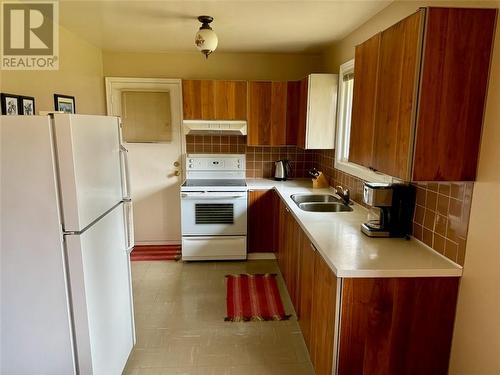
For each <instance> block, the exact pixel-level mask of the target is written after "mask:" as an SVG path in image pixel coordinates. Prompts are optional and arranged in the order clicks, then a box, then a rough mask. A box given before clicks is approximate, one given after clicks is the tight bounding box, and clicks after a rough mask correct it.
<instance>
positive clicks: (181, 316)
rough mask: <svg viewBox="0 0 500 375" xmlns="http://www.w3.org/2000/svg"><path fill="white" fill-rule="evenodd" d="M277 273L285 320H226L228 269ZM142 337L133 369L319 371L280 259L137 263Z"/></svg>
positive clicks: (255, 374)
mask: <svg viewBox="0 0 500 375" xmlns="http://www.w3.org/2000/svg"><path fill="white" fill-rule="evenodd" d="M232 273H234V274H238V273H277V274H278V275H279V276H278V286H279V288H280V293H281V296H282V299H283V303H284V305H285V309H286V311H287V313H289V314H293V315H294V316H292V318H291V319H290V320H288V321H281V322H239V323H236V322H225V321H224V317H225V314H226V302H225V299H226V295H225V293H226V284H225V283H226V281H225V275H227V274H232ZM132 278H133V293H134V306H135V314H134V315H135V319H136V335H137V343H136V345H135V347H134V350H133V352H132V354H131V355H130V358H129V361H128V363H127V367H126V370H125V372H124V374H127V375H165V374H172V375H179V374H186V375H212V374H213V375H235V374H237V375H245V374H252V375H260V374H263V375H267V374H272V375H280V374H289V375H295V374H304V375H309V374H314V371H312V367H311V364H310V360H309V355H308V353H307V349H306V346H305V344H304V340H303V337H302V334H301V332H300V328H299V326H298V323H297V320H296V317H295V312H294V310H293V306H292V304H291V301H290V298H289V296H288V294H287V292H286V287H285V285H284V282H283V279H282V277H281V274H280V273H279V269H278V267H277V265H276V262H275V261H248V262H199V263H182V262H133V263H132Z"/></svg>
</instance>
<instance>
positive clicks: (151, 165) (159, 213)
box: [106, 78, 184, 245]
mask: <svg viewBox="0 0 500 375" xmlns="http://www.w3.org/2000/svg"><path fill="white" fill-rule="evenodd" d="M124 91H128V92H130V91H155V92H168V93H169V95H168V96H169V98H170V113H171V117H172V118H171V129H172V133H171V139H170V140H169V141H165V142H161V143H125V147H126V148H127V149H128V151H129V152H128V156H129V169H130V184H131V197H132V200H133V202H134V236H135V243H136V244H138V245H141V244H143V245H146V244H179V243H180V242H181V228H180V195H179V193H180V184H181V183H182V180H183V170H182V166H183V165H184V161H183V157H182V155H183V149H184V145H183V138H184V137H183V133H182V128H181V125H182V102H181V80H178V79H142V78H106V94H107V100H108V114H110V115H115V116H122V95H123V92H124Z"/></svg>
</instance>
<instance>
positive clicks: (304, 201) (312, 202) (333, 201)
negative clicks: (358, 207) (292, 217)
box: [290, 194, 352, 212]
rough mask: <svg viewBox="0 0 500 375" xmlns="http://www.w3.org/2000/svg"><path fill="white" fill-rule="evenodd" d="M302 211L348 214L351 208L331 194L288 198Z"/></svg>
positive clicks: (297, 195) (302, 195) (294, 195)
mask: <svg viewBox="0 0 500 375" xmlns="http://www.w3.org/2000/svg"><path fill="white" fill-rule="evenodd" d="M290 198H292V200H293V201H294V202H295V204H296V205H297V206H298V207H299V208H300V209H301V210H303V211H311V212H348V211H352V208H351V207H350V206H348V205H346V204H344V203H343V202H342V201H341V200H340V199H339V198H337V197H335V196H334V195H331V194H293V195H291V196H290Z"/></svg>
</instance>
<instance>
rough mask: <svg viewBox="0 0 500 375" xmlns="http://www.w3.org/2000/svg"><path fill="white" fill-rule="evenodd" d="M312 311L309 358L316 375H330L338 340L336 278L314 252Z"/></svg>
mask: <svg viewBox="0 0 500 375" xmlns="http://www.w3.org/2000/svg"><path fill="white" fill-rule="evenodd" d="M311 293H312V307H311V332H310V338H309V347H310V349H309V356H310V357H311V361H312V364H313V366H314V369H315V370H316V375H331V374H332V368H333V362H334V353H333V343H334V340H335V314H336V303H337V277H336V276H335V274H334V273H333V272H332V270H331V269H330V266H328V264H326V262H325V261H324V260H323V258H322V257H321V255H319V254H318V252H317V251H315V252H314V276H313V288H312V290H311Z"/></svg>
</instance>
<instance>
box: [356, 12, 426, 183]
mask: <svg viewBox="0 0 500 375" xmlns="http://www.w3.org/2000/svg"><path fill="white" fill-rule="evenodd" d="M424 15H425V10H420V11H418V12H417V13H414V14H412V15H411V16H409V17H407V18H405V19H403V20H402V21H400V22H398V23H397V24H395V25H393V26H391V27H390V28H388V29H387V30H385V31H383V32H382V33H381V36H380V51H379V69H378V76H377V93H376V108H375V127H374V139H373V155H372V165H371V167H372V168H374V169H376V170H377V171H380V172H382V173H385V174H388V175H390V176H394V177H398V178H401V179H404V180H408V179H409V177H410V167H411V163H410V158H409V156H410V151H411V144H412V141H413V129H414V122H415V121H414V119H415V113H416V104H417V87H418V73H419V69H420V53H419V52H420V50H421V35H422V29H423V21H424ZM355 80H356V78H355Z"/></svg>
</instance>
